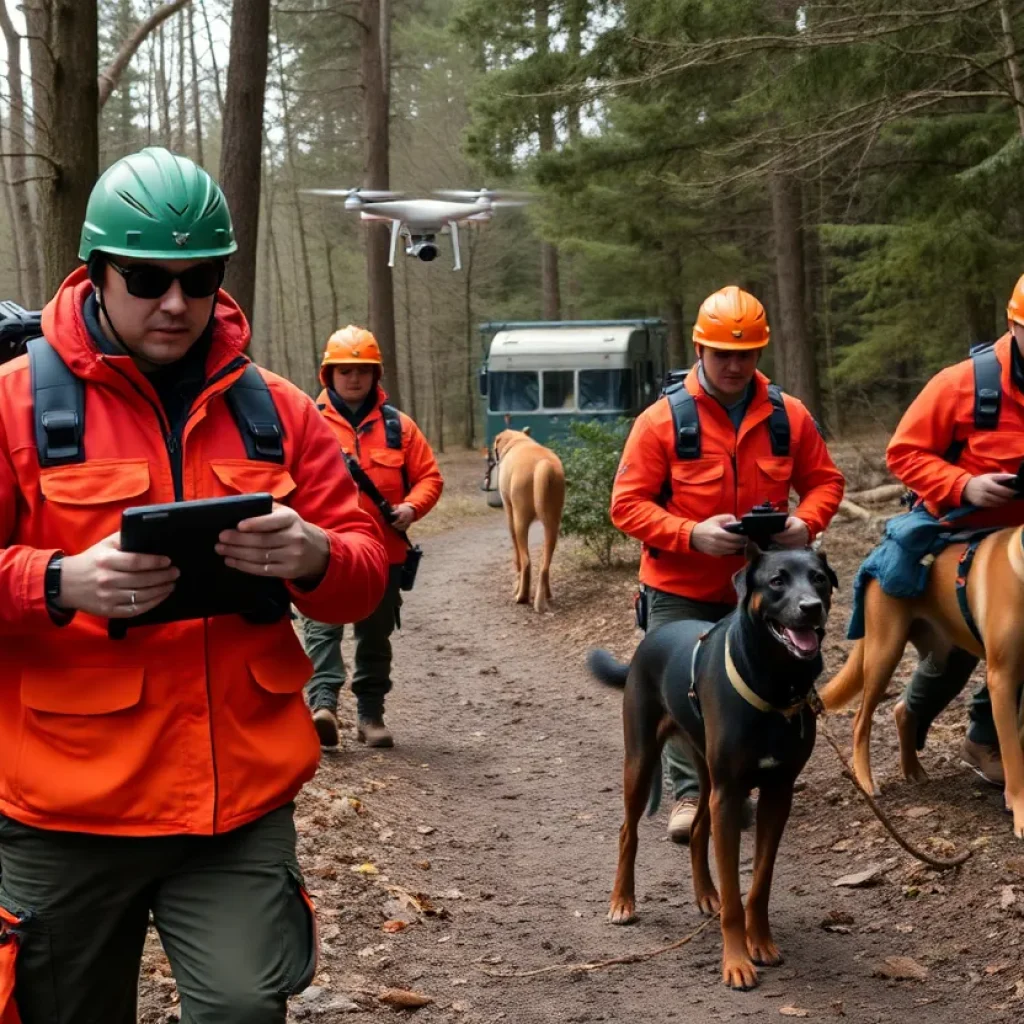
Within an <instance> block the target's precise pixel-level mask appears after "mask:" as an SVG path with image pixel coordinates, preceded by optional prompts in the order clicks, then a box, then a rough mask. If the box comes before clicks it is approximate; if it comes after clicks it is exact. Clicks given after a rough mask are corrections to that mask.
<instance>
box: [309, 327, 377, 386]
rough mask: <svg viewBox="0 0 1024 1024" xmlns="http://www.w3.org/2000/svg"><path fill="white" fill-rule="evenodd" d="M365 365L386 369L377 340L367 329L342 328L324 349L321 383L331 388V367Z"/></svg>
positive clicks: (321, 364)
mask: <svg viewBox="0 0 1024 1024" xmlns="http://www.w3.org/2000/svg"><path fill="white" fill-rule="evenodd" d="M357 364H363V365H365V366H379V367H381V369H383V367H384V361H383V359H381V355H380V345H378V344H377V339H376V338H375V337H374V336H373V335H372V334H371V333H370V332H369V331H368V330H366V329H365V328H363V327H354V326H353V325H352V324H349V325H348V327H342V328H341V330H338V331H335V332H334V333H333V334H332V335H331V336H330V337H329V338H328V339H327V348H325V349H324V357H323V359H322V360H321V361H320V383H321V384H323V386H324V387H325V388H326V387H328V386H329V382H328V380H327V368H328V367H329V366H345V365H349V366H353V365H357Z"/></svg>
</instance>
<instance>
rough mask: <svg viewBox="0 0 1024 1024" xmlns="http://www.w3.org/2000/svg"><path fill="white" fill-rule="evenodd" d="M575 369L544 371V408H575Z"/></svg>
mask: <svg viewBox="0 0 1024 1024" xmlns="http://www.w3.org/2000/svg"><path fill="white" fill-rule="evenodd" d="M575 376H576V372H575V371H574V370H545V371H544V389H543V393H544V408H545V409H573V408H575V406H576V382H575V380H574V378H575Z"/></svg>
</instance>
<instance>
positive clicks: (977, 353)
mask: <svg viewBox="0 0 1024 1024" xmlns="http://www.w3.org/2000/svg"><path fill="white" fill-rule="evenodd" d="M971 361H972V362H973V363H974V427H975V429H976V430H995V429H996V426H997V425H998V424H999V407H1000V405H1001V404H1002V398H1003V380H1002V376H1003V371H1002V367H1001V366H1000V365H999V360H998V359H997V358H996V350H995V346H994V345H983V346H981V347H980V348H976V349H974V350H972V351H971Z"/></svg>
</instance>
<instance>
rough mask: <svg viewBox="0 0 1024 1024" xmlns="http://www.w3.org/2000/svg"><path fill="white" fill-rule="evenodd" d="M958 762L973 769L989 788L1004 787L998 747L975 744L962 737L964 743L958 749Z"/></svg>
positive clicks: (1004, 778) (1004, 781)
mask: <svg viewBox="0 0 1024 1024" xmlns="http://www.w3.org/2000/svg"><path fill="white" fill-rule="evenodd" d="M960 760H961V761H962V762H963V763H964V764H965V765H967V767H968V768H973V769H974V771H976V772H977V773H978V774H979V775H980V776H981V777H982V778H983V779H984V780H985V781H986V782H987V783H988V784H989V785H990V786H998V787H999V788H1000V789H1002V788H1003V786H1005V785H1006V777H1005V776H1004V775H1003V762H1002V759H1001V758H1000V756H999V748H998V747H990V746H987V745H985V744H984V743H975V742H974V741H973V740H970V739H968V738H967V737H964V742H963V744H962V745H961V747H960Z"/></svg>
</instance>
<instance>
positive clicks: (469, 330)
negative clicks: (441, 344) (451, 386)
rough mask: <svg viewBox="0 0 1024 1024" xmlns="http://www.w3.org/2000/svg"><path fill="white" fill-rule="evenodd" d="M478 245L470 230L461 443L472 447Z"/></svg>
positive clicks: (465, 299) (464, 297)
mask: <svg viewBox="0 0 1024 1024" xmlns="http://www.w3.org/2000/svg"><path fill="white" fill-rule="evenodd" d="M478 245H479V236H478V235H477V233H476V232H475V231H471V232H470V239H469V247H468V248H469V252H468V254H467V257H468V258H467V259H466V280H465V287H464V288H463V290H462V296H463V304H464V315H465V320H466V373H465V381H464V386H465V388H466V392H465V394H466V422H465V425H464V434H463V437H462V440H463V443H464V444H465V446H466V447H467V448H472V447H473V442H474V440H475V439H476V423H475V416H474V415H473V410H474V407H475V406H476V387H475V384H476V373H475V372H474V366H473V364H474V362H475V360H474V358H473V349H474V344H473V340H474V337H475V335H474V332H473V259H474V257H475V256H476V249H477V246H478Z"/></svg>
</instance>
